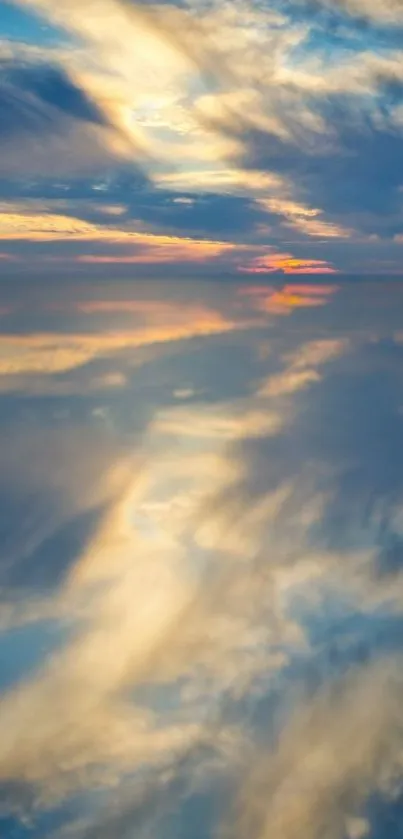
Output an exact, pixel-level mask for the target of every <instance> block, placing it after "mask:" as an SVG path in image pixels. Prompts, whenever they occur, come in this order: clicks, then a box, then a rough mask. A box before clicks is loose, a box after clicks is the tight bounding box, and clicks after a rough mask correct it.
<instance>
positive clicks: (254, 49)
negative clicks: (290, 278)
mask: <svg viewBox="0 0 403 839" xmlns="http://www.w3.org/2000/svg"><path fill="white" fill-rule="evenodd" d="M402 35H403V6H402V4H401V0H384V2H378V0H231V1H230V0H172V2H171V1H170V0H162V2H160V3H153V2H146V0H141V1H140V2H135V0H58V2H57V3H56V2H53V0H20V2H9V0H1V2H0V109H1V127H0V196H1V204H0V214H1V217H0V237H1V242H0V268H1V274H2V275H6V276H9V275H12V276H15V275H18V276H20V275H26V274H27V272H28V274H32V272H34V271H35V272H37V273H38V275H42V274H43V273H44V272H46V274H48V275H52V273H54V272H58V274H61V273H64V274H66V275H68V276H70V275H71V274H72V273H73V274H77V275H80V276H97V277H100V276H104V277H108V276H110V272H111V271H112V270H113V271H114V272H119V275H120V276H121V277H122V278H127V277H131V276H135V277H144V276H171V277H172V278H175V277H177V276H194V275H197V276H206V275H211V276H213V275H214V276H222V275H223V274H226V275H231V276H233V275H235V276H236V275H238V274H242V275H254V274H266V273H275V274H279V275H281V274H300V273H303V274H304V273H306V274H321V275H325V274H329V273H335V272H338V273H340V274H341V275H346V274H347V275H349V276H350V275H362V274H364V275H368V274H370V275H378V276H379V275H385V274H387V275H400V274H401V272H402V268H401V254H402V247H403V209H402V208H403V199H402V187H403V168H402V160H403V154H402V151H403V71H402V67H403V62H402Z"/></svg>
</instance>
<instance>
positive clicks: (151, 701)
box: [0, 281, 403, 839]
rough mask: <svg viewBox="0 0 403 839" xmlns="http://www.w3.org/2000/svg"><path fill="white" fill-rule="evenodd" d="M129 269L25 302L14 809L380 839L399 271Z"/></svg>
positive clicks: (14, 449) (3, 777) (50, 821)
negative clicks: (295, 275)
mask: <svg viewBox="0 0 403 839" xmlns="http://www.w3.org/2000/svg"><path fill="white" fill-rule="evenodd" d="M108 288H109V291H108V297H105V288H104V287H103V285H102V283H99V284H96V283H93V284H91V283H87V284H86V285H83V286H82V287H79V286H78V285H74V284H71V285H70V286H69V287H68V288H67V289H64V291H63V292H60V290H57V288H55V287H50V286H49V284H45V283H43V284H42V285H41V286H39V285H38V286H37V288H36V289H35V293H34V294H33V291H32V289H31V294H32V295H33V297H34V299H35V306H34V307H33V308H32V307H31V311H30V316H29V317H28V311H27V310H24V304H23V303H21V302H20V303H19V304H18V305H17V304H16V299H17V298H16V297H15V296H14V298H13V295H12V293H11V292H10V293H9V292H7V291H5V290H4V289H3V290H2V291H1V295H0V296H1V299H0V304H1V310H2V312H3V315H2V330H3V332H2V336H1V343H2V346H3V349H4V352H3V354H2V360H1V368H0V458H1V480H0V500H1V511H2V523H1V531H0V535H1V544H2V554H1V556H2V560H1V565H0V594H1V602H0V621H1V630H2V631H1V635H0V662H2V680H1V688H2V693H1V695H0V740H1V743H2V748H1V753H0V796H1V797H0V801H1V808H2V815H3V819H4V824H5V825H6V826H5V828H4V829H5V831H6V833H7V835H10V836H12V837H14V836H15V837H25V836H26V837H36V836H38V837H39V836H40V837H41V839H45V837H49V838H50V837H52V839H67V837H74V839H91V837H97V839H99V837H104V839H109V837H110V839H112V837H117V836H119V837H131V836H134V835H136V836H143V835H144V836H149V835H154V836H162V835H164V836H172V837H174V836H175V837H178V836H180V837H183V839H187V837H189V836H195V835H196V836H199V835H200V837H202V836H203V837H205V836H208V835H211V836H213V835H218V836H220V835H226V834H227V831H229V832H230V834H231V835H232V836H234V835H236V836H239V837H240V839H241V837H243V836H246V835H247V836H249V837H254V838H255V839H266V837H277V836H278V837H281V839H294V837H297V836H298V837H306V839H319V837H320V839H323V837H326V839H327V838H328V837H329V839H333V837H334V839H339V837H340V839H346V837H352V839H354V837H358V836H364V835H369V836H373V837H375V838H376V837H381V836H382V829H383V828H382V823H383V822H382V819H385V818H386V817H387V816H386V815H382V814H385V813H388V812H390V808H391V807H393V808H396V807H397V806H398V802H399V798H400V795H401V792H402V788H401V775H402V754H403V751H402V748H403V744H402V742H401V738H402V714H401V704H402V702H401V700H402V684H401V676H400V668H401V652H400V649H401V645H400V639H401V632H402V629H403V614H402V602H403V600H402V595H403V588H402V584H401V579H400V578H401V567H402V563H403V554H402V545H403V469H402V466H403V463H402V452H403V446H402V443H403V412H402V408H403V373H402V370H403V365H402V356H403V345H402V341H401V328H400V331H399V321H400V320H401V316H400V314H399V313H400V312H401V310H402V302H403V301H402V291H401V288H400V286H399V285H398V284H396V285H384V286H382V285H380V284H379V285H376V284H372V285H370V284H365V283H357V284H356V285H347V284H346V285H339V286H334V285H333V284H332V285H330V284H329V285H328V286H327V285H326V284H323V281H321V283H320V284H319V286H318V287H315V284H314V283H313V284H312V286H311V285H310V286H309V287H307V286H306V284H305V285H304V284H301V286H300V287H298V285H295V286H292V287H289V286H283V287H278V286H277V287H275V286H274V287H273V288H269V286H267V287H265V286H264V285H263V284H262V285H261V286H259V287H256V286H255V287H254V286H252V285H251V284H250V283H246V282H241V283H237V284H235V283H226V284H222V285H218V284H213V283H202V282H200V283H198V282H196V281H195V282H194V284H193V285H191V284H189V283H187V284H186V288H185V287H183V286H181V284H175V283H168V282H167V283H166V284H163V283H160V284H157V283H150V284H148V285H145V284H141V283H135V282H132V283H123V282H122V283H120V284H119V283H116V286H115V288H114V290H113V293H112V292H111V290H110V289H111V287H110V286H109V287H108ZM20 300H22V296H21V298H20ZM318 302H320V304H321V305H317V304H318ZM280 304H281V305H280ZM27 305H28V306H29V305H30V304H27ZM284 314H287V317H284ZM28 322H29V328H27V323H28ZM21 633H22V635H21ZM21 638H23V639H24V640H23V655H21V649H22V647H21V644H22V642H21ZM18 662H19V664H18ZM3 674H4V677H3ZM379 825H380V826H379ZM7 831H8V832H7ZM217 831H218V833H217ZM392 835H393V836H395V835H396V837H397V836H398V835H399V834H398V833H397V832H396V833H395V834H392Z"/></svg>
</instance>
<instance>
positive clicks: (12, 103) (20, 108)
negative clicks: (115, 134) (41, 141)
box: [0, 61, 106, 140]
mask: <svg viewBox="0 0 403 839" xmlns="http://www.w3.org/2000/svg"><path fill="white" fill-rule="evenodd" d="M0 112H1V123H0V140H1V139H3V140H4V139H8V138H14V137H15V138H18V136H19V135H20V134H21V133H26V132H28V133H31V132H32V133H34V134H38V133H40V134H41V133H45V134H46V133H48V132H52V131H55V130H56V131H57V130H58V128H59V127H60V123H61V121H62V119H63V118H67V119H72V120H77V121H79V122H89V123H93V124H97V125H104V124H105V123H106V120H105V117H104V115H103V114H102V113H101V111H100V110H99V108H98V107H97V105H96V104H95V103H94V102H92V101H91V100H90V98H89V97H88V96H87V94H86V93H85V92H84V91H83V90H81V89H80V88H79V87H77V85H76V84H75V83H74V82H73V81H72V80H71V79H70V78H69V77H68V75H67V73H66V72H65V71H64V70H62V69H61V68H60V67H57V66H51V65H48V64H36V65H27V64H19V63H16V62H14V61H5V62H3V63H2V64H1V65H0Z"/></svg>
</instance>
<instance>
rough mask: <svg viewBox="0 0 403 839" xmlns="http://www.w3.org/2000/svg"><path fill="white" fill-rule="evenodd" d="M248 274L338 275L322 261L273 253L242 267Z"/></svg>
mask: <svg viewBox="0 0 403 839" xmlns="http://www.w3.org/2000/svg"><path fill="white" fill-rule="evenodd" d="M238 270H239V271H242V272H243V273H246V274H272V273H277V272H278V271H281V272H282V273H283V274H337V273H338V272H337V271H336V269H335V268H333V267H332V266H330V265H329V264H328V263H327V262H324V261H323V260H321V259H297V258H295V257H293V256H292V255H291V254H289V253H271V254H263V255H262V256H257V257H255V258H254V259H252V261H251V262H250V264H249V265H246V266H240V267H239V269H238Z"/></svg>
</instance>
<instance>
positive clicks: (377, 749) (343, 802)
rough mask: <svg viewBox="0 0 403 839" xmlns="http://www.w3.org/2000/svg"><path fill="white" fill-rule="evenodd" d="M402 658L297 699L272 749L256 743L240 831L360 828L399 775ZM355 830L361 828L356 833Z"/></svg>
mask: <svg viewBox="0 0 403 839" xmlns="http://www.w3.org/2000/svg"><path fill="white" fill-rule="evenodd" d="M400 664H401V662H400V657H399V656H396V658H391V659H390V660H388V659H386V660H384V661H382V660H381V661H377V662H375V663H374V664H372V665H369V666H368V667H367V668H364V669H363V670H360V668H357V669H356V670H354V669H353V671H352V673H351V675H348V676H347V677H345V678H344V679H342V680H341V683H339V684H338V683H337V682H336V683H334V684H331V685H329V686H327V687H326V688H325V689H324V690H323V692H322V693H320V694H319V696H317V697H315V698H313V699H312V700H309V699H308V700H307V701H305V702H304V701H302V702H301V703H297V705H296V707H294V709H293V715H292V718H291V719H289V720H288V721H287V724H286V726H285V728H284V730H283V731H282V734H281V737H280V738H279V741H278V745H277V746H275V747H274V748H273V749H272V748H270V746H268V745H265V746H264V747H263V748H262V749H260V748H259V747H257V749H256V754H255V755H254V762H253V764H252V768H251V764H250V763H249V765H248V768H247V769H246V768H245V774H244V776H243V777H242V782H241V788H240V791H239V796H238V801H237V805H236V808H235V815H234V824H233V826H232V829H233V831H234V832H235V835H237V836H239V837H244V836H251V835H253V836H255V837H256V839H266V837H269V836H273V835H281V836H282V837H284V839H294V837H297V836H298V837H303V839H305V837H306V838H307V839H308V837H310V839H317V838H318V839H319V837H323V836H329V837H331V838H332V839H341V837H344V836H345V835H346V833H347V834H348V835H350V836H351V835H354V832H355V830H358V828H361V831H364V832H363V833H362V832H361V833H360V831H358V835H365V830H364V828H365V826H366V822H365V819H363V818H360V817H361V812H362V809H363V807H364V805H365V804H366V799H367V798H369V796H370V795H372V794H373V793H374V790H379V791H382V792H387V789H388V786H389V785H390V786H391V787H393V778H394V777H395V776H396V774H397V775H398V774H400V773H401V766H402V742H401V736H400V731H401V712H400V705H401V694H402V685H401V681H400V677H399V675H398V673H399V667H400ZM356 835H357V833H356Z"/></svg>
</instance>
